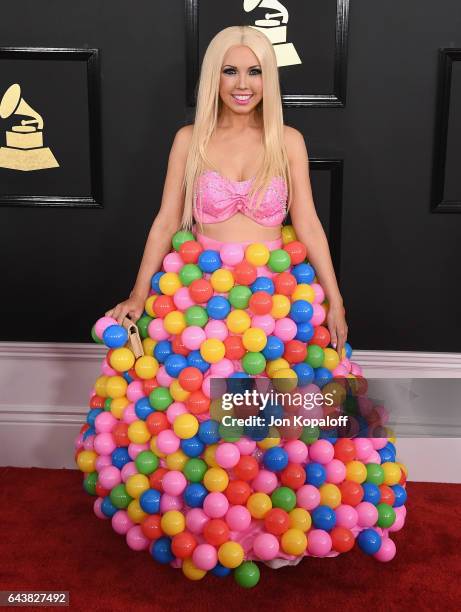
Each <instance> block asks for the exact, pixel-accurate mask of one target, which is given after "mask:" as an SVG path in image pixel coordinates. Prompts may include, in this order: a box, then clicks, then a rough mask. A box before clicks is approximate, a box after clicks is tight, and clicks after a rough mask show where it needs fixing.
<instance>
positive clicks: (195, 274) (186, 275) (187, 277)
mask: <svg viewBox="0 0 461 612" xmlns="http://www.w3.org/2000/svg"><path fill="white" fill-rule="evenodd" d="M202 276H203V272H202V271H201V270H200V268H199V267H198V266H197V265H196V264H194V263H187V264H184V266H183V267H182V268H181V270H180V271H179V278H180V280H181V282H182V284H183V285H185V286H186V287H188V286H189V285H190V284H191V282H192V281H194V280H197V279H199V278H202Z"/></svg>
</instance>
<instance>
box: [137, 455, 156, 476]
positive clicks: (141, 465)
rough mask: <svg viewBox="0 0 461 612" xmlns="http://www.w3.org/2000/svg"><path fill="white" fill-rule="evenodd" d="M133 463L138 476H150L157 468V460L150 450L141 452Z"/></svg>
mask: <svg viewBox="0 0 461 612" xmlns="http://www.w3.org/2000/svg"><path fill="white" fill-rule="evenodd" d="M134 462H135V465H136V468H137V470H138V472H139V473H140V474H152V472H155V470H156V469H157V468H158V466H159V458H158V457H157V455H154V453H153V452H152V451H150V450H144V451H141V452H140V453H139V454H138V455H137V456H136V459H135V460H134Z"/></svg>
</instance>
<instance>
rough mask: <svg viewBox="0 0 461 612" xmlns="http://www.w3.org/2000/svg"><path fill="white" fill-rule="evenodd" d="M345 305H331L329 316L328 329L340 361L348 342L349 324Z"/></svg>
mask: <svg viewBox="0 0 461 612" xmlns="http://www.w3.org/2000/svg"><path fill="white" fill-rule="evenodd" d="M345 313H346V311H345V309H344V306H343V304H330V307H329V309H328V314H327V323H328V329H329V332H330V336H331V345H332V346H333V348H335V350H336V351H337V353H338V355H339V360H340V361H341V359H342V350H343V348H344V344H345V342H346V340H347V331H348V327H347V323H346V317H345Z"/></svg>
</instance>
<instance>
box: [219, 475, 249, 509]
mask: <svg viewBox="0 0 461 612" xmlns="http://www.w3.org/2000/svg"><path fill="white" fill-rule="evenodd" d="M250 494H251V487H250V485H249V484H248V483H247V482H245V481H244V480H231V481H230V482H229V484H228V485H227V488H226V489H225V491H224V495H225V496H226V497H227V499H228V500H229V502H230V503H231V504H233V505H235V506H244V505H245V504H246V502H247V499H248V498H249V496H250Z"/></svg>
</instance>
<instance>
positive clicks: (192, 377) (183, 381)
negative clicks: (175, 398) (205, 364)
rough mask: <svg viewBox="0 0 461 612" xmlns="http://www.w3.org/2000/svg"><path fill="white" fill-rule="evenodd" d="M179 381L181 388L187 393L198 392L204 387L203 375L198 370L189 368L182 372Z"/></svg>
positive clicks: (192, 367)
mask: <svg viewBox="0 0 461 612" xmlns="http://www.w3.org/2000/svg"><path fill="white" fill-rule="evenodd" d="M178 380H179V384H180V385H181V387H182V388H183V389H185V390H186V391H198V390H199V389H201V387H202V382H203V374H202V372H201V371H200V370H199V369H198V368H196V367H194V366H188V367H186V368H183V369H182V370H181V372H180V373H179V376H178Z"/></svg>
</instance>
